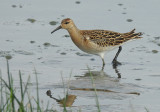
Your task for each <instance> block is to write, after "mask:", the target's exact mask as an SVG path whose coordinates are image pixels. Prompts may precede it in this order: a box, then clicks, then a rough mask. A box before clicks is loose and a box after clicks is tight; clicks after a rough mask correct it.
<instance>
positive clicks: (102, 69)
mask: <svg viewBox="0 0 160 112" xmlns="http://www.w3.org/2000/svg"><path fill="white" fill-rule="evenodd" d="M102 62H103V65H102V70H103V69H104V66H105V61H104V58H102Z"/></svg>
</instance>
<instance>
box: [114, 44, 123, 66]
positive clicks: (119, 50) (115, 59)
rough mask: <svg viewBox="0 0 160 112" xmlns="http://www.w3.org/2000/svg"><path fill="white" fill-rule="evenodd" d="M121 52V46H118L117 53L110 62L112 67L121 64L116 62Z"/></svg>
mask: <svg viewBox="0 0 160 112" xmlns="http://www.w3.org/2000/svg"><path fill="white" fill-rule="evenodd" d="M121 50H122V46H119V49H118V52H117V53H116V55H115V57H114V59H113V61H112V64H113V67H116V66H118V65H121V63H120V62H118V61H117V57H118V55H119V53H120V52H121Z"/></svg>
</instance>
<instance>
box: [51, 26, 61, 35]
mask: <svg viewBox="0 0 160 112" xmlns="http://www.w3.org/2000/svg"><path fill="white" fill-rule="evenodd" d="M61 28H62V27H61V26H58V27H57V28H56V29H55V30H53V31H52V32H51V34H52V33H54V32H55V31H57V30H59V29H61Z"/></svg>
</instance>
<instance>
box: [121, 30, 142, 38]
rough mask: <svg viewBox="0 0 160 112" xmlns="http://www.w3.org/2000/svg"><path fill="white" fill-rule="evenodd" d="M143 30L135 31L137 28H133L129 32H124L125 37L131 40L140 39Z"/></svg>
mask: <svg viewBox="0 0 160 112" xmlns="http://www.w3.org/2000/svg"><path fill="white" fill-rule="evenodd" d="M141 35H143V34H142V32H139V33H135V29H133V30H132V31H130V32H128V33H124V37H125V38H126V40H130V39H140V38H142V37H141Z"/></svg>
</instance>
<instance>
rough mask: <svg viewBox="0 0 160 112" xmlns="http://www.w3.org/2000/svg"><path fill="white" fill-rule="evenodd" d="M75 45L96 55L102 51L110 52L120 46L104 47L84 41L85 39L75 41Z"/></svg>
mask: <svg viewBox="0 0 160 112" xmlns="http://www.w3.org/2000/svg"><path fill="white" fill-rule="evenodd" d="M75 45H76V46H77V47H78V48H79V49H81V50H82V51H84V52H86V53H89V54H95V55H99V53H102V52H109V51H111V50H113V49H115V48H117V47H118V46H104V47H102V46H99V45H97V44H95V43H93V42H84V41H81V42H80V43H75Z"/></svg>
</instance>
